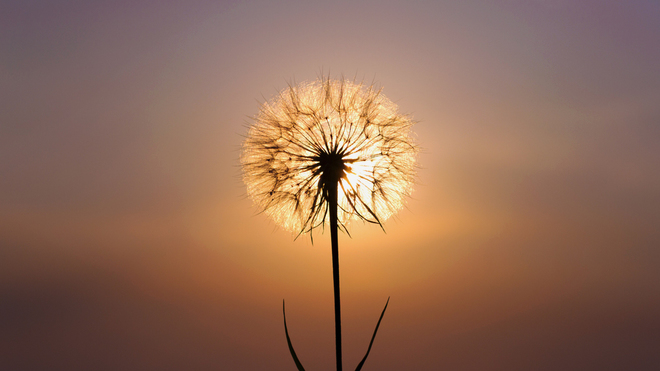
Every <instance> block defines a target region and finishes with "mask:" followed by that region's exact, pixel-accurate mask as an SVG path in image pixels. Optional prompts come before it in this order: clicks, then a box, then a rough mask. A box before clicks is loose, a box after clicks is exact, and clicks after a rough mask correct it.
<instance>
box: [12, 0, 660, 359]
mask: <svg viewBox="0 0 660 371" xmlns="http://www.w3.org/2000/svg"><path fill="white" fill-rule="evenodd" d="M659 66H660V3H658V2H656V1H654V0H630V1H625V2H623V1H609V0H603V1H595V0H593V1H592V0H572V1H568V0H556V1H550V0H545V1H544V0H529V1H523V0H501V1H488V2H486V1H472V0H466V1H460V2H458V1H333V2H329V1H326V2H316V1H278V2H272V1H241V2H239V1H202V0H193V1H186V2H183V1H174V0H165V1H148V0H132V1H125V0H124V1H94V2H92V1H75V0H62V1H57V2H52V1H38V0H26V1H0V369H3V370H92V369H93V370H293V369H295V365H294V363H293V361H292V359H291V357H290V354H289V352H288V348H287V344H286V338H285V336H284V326H283V322H282V301H283V300H286V307H287V324H288V328H289V334H290V335H291V339H292V341H293V345H294V347H295V348H296V351H297V353H298V356H299V358H300V360H301V362H302V363H303V365H304V366H305V368H306V369H307V370H333V369H334V367H335V366H334V327H333V326H334V323H333V305H332V300H333V299H332V278H331V275H332V267H331V255H330V242H329V235H328V234H324V235H317V236H316V237H315V239H314V243H313V244H312V242H311V241H310V240H309V238H307V237H304V236H303V237H300V238H297V239H295V235H292V234H291V233H289V232H286V231H284V230H282V229H281V228H279V227H278V226H276V225H275V223H274V222H272V221H270V220H269V219H268V217H267V216H266V215H264V214H260V213H259V209H257V208H256V207H255V206H254V205H252V203H251V201H250V200H249V199H248V198H247V196H246V190H245V186H244V184H243V182H242V179H241V169H240V164H239V156H240V152H241V143H242V141H243V139H244V137H245V135H246V134H247V127H248V126H249V125H250V123H251V122H252V121H251V117H253V116H254V115H255V114H256V113H257V112H258V110H259V107H260V104H261V103H263V102H264V101H266V100H268V99H270V98H272V97H273V96H275V95H276V94H277V93H278V92H279V91H280V90H282V89H284V88H286V87H287V86H288V85H289V84H292V83H296V82H302V81H308V80H315V79H317V78H319V77H320V76H330V77H333V78H341V77H344V78H346V79H351V80H353V79H355V80H357V81H364V82H366V83H369V84H371V83H374V84H376V85H377V86H379V87H382V88H383V94H385V95H386V96H387V97H388V98H389V99H391V100H392V101H394V102H395V103H396V104H397V105H398V106H399V110H400V111H401V112H402V113H405V114H409V115H410V116H412V117H413V118H414V119H415V120H416V122H417V123H416V124H415V126H414V132H415V135H416V137H415V138H416V139H415V140H416V142H417V144H418V145H419V147H420V148H421V152H420V154H419V158H418V164H419V169H418V173H417V181H416V185H415V190H414V193H413V195H412V197H411V198H410V199H409V201H408V202H407V206H406V208H405V209H403V210H402V211H401V212H400V213H399V214H398V215H397V217H396V218H394V219H392V220H389V221H387V222H386V223H385V225H384V229H385V233H383V231H382V230H381V229H380V228H378V227H377V226H373V225H363V224H362V223H354V224H352V225H351V226H350V231H351V237H349V236H347V235H345V234H342V235H340V239H339V244H340V267H341V289H342V316H343V332H344V336H343V343H344V362H345V363H344V365H345V368H346V369H351V370H352V369H353V367H355V365H357V363H358V362H359V361H360V359H361V358H362V356H363V355H364V352H365V351H366V349H367V346H368V343H369V340H370V336H371V334H372V331H373V328H374V326H375V324H376V321H377V320H378V315H379V314H380V311H381V310H382V308H383V305H384V304H385V301H386V300H387V298H388V297H390V298H391V299H390V302H389V306H388V308H387V312H386V313H385V316H384V318H383V321H382V323H381V325H380V329H379V332H378V336H377V338H376V340H375V342H374V345H373V348H372V350H371V353H370V356H369V359H368V360H367V362H366V363H365V366H364V368H363V370H365V371H368V370H383V371H387V370H420V371H424V370H457V371H462V370H480V371H481V370H532V369H533V370H581V371H584V370H622V369H630V370H655V369H658V368H660V352H658V349H660V269H658V268H659V267H660V229H658V225H660V166H659V164H660V146H659V145H658V144H659V143H660V105H659V104H658V102H659V101H660V68H658V67H659Z"/></svg>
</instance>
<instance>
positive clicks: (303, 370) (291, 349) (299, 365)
mask: <svg viewBox="0 0 660 371" xmlns="http://www.w3.org/2000/svg"><path fill="white" fill-rule="evenodd" d="M388 300H389V299H388ZM386 306H387V305H386ZM282 314H284V333H285V334H286V343H287V344H288V345H289V352H291V357H293V362H295V363H296V367H298V371H305V368H304V367H303V366H302V364H301V363H300V361H299V360H298V356H296V351H295V350H293V345H291V339H290V338H289V330H288V329H287V328H286V310H285V308H284V300H282ZM381 318H382V316H381ZM378 323H380V321H378ZM376 329H378V327H376ZM374 335H375V334H374ZM371 341H372V342H373V340H371ZM369 348H371V345H370V346H369ZM368 353H369V352H367V354H368Z"/></svg>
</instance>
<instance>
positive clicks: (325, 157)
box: [241, 79, 417, 233]
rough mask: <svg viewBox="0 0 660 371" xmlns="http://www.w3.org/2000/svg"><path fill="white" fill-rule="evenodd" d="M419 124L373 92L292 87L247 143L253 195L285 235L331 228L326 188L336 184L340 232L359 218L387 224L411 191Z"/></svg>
mask: <svg viewBox="0 0 660 371" xmlns="http://www.w3.org/2000/svg"><path fill="white" fill-rule="evenodd" d="M412 124H413V121H412V120H411V119H410V118H409V117H407V116H405V115H401V114H399V113H398V112H397V106H396V105H395V104H394V103H392V102H391V101H390V100H389V99H387V98H386V97H385V96H384V95H383V94H381V91H380V90H377V89H374V88H373V86H364V85H362V84H359V83H352V82H348V81H345V80H331V79H320V80H317V81H314V82H310V83H302V84H299V85H296V86H290V87H289V88H287V89H285V90H283V91H282V92H280V94H279V95H278V96H277V97H275V98H274V99H273V100H271V101H270V102H266V103H264V104H263V105H262V107H261V110H260V112H259V114H258V115H257V116H256V118H255V122H254V124H253V125H252V126H251V127H250V129H249V131H248V136H247V138H246V140H245V142H244V143H243V153H242V155H241V163H242V167H243V179H244V181H245V183H246V185H247V191H248V192H247V193H248V196H249V197H250V198H251V199H252V200H253V201H254V202H255V204H257V205H258V206H259V207H260V208H261V209H262V210H263V211H264V212H265V213H266V214H268V215H269V216H270V217H272V218H273V219H274V220H275V221H276V222H277V224H279V225H281V226H282V227H284V228H285V229H287V230H290V231H293V232H296V233H303V232H311V231H312V230H313V229H314V228H316V227H319V226H322V225H323V224H324V223H326V222H327V219H328V207H327V195H326V194H325V192H324V186H325V184H326V183H327V181H328V179H331V178H332V179H336V180H337V181H338V200H337V201H338V220H339V225H340V227H341V228H343V229H344V230H345V229H346V225H347V224H348V223H349V222H350V221H351V220H356V219H362V220H365V221H368V222H372V223H377V224H381V223H382V222H383V221H385V220H387V219H388V218H389V217H391V216H392V215H393V214H395V213H396V212H397V211H398V210H400V209H401V208H402V207H403V203H404V200H405V198H406V197H407V196H409V195H410V193H411V191H412V185H413V180H414V176H415V161H416V154H417V148H416V146H415V144H414V143H413V141H412V139H411V133H410V126H411V125H412ZM331 173H332V174H331ZM335 173H336V174H335Z"/></svg>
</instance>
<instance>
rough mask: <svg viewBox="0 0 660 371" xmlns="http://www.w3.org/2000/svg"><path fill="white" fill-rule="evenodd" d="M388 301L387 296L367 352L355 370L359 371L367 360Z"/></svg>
mask: <svg viewBox="0 0 660 371" xmlns="http://www.w3.org/2000/svg"><path fill="white" fill-rule="evenodd" d="M389 303H390V298H389V297H388V298H387V302H386V303H385V308H383V312H382V313H381V314H380V318H379V319H378V323H377V324H376V329H375V330H374V334H373V336H372V337H371V342H369V348H367V354H365V355H364V358H362V361H360V363H359V364H358V366H357V368H356V369H355V371H360V370H361V369H362V366H363V365H364V362H365V361H366V360H367V357H368V356H369V352H371V346H372V345H374V339H375V338H376V333H377V332H378V327H379V326H380V321H382V320H383V315H385V310H387V304H389Z"/></svg>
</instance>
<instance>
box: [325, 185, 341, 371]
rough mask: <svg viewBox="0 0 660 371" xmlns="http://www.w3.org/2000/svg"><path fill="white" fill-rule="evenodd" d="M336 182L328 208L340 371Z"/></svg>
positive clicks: (336, 345) (331, 187)
mask: <svg viewBox="0 0 660 371" xmlns="http://www.w3.org/2000/svg"><path fill="white" fill-rule="evenodd" d="M337 183H338V182H337V181H334V182H330V184H329V189H328V191H329V192H328V193H329V194H328V196H329V197H328V207H330V240H331V242H332V281H333V283H334V292H335V349H336V351H337V371H342V362H341V303H340V299H339V242H338V240H337Z"/></svg>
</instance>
